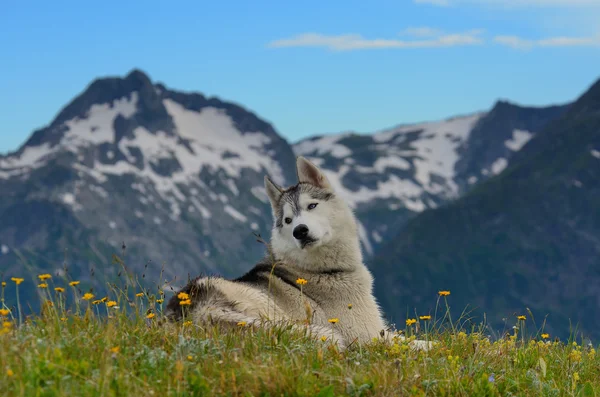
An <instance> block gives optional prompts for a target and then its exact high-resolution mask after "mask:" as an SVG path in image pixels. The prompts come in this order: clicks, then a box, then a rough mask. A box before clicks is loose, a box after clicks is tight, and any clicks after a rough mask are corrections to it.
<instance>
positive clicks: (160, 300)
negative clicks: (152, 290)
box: [156, 299, 165, 304]
mask: <svg viewBox="0 0 600 397" xmlns="http://www.w3.org/2000/svg"><path fill="white" fill-rule="evenodd" d="M164 301H165V300H164V299H157V300H156V303H159V304H160V303H163V302H164Z"/></svg>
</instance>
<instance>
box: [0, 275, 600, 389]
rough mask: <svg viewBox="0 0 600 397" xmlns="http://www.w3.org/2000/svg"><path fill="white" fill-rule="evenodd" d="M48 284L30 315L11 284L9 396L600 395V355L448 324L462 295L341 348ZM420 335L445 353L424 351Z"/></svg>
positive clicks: (143, 296)
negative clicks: (384, 338)
mask: <svg viewBox="0 0 600 397" xmlns="http://www.w3.org/2000/svg"><path fill="white" fill-rule="evenodd" d="M41 276H42V277H41V278H42V279H41V280H39V290H40V291H41V292H42V296H43V299H44V301H45V302H44V303H43V305H42V310H41V313H39V314H37V315H35V316H29V317H24V316H23V314H22V313H21V308H20V306H21V305H20V301H19V304H18V305H15V307H11V308H9V307H7V306H6V305H5V304H4V299H5V297H7V296H9V294H12V295H11V296H15V298H16V296H17V294H18V289H19V287H22V286H19V285H17V283H20V281H19V279H12V280H10V279H9V280H6V281H3V284H2V303H1V304H0V306H1V309H0V316H1V317H2V328H1V329H0V396H27V397H29V396H219V395H228V396H238V395H239V396H338V395H351V396H403V395H411V396H412V395H418V396H421V395H445V396H493V395H528V396H529V395H542V396H554V395H556V396H570V395H578V396H595V395H600V358H598V356H597V354H596V350H595V349H594V348H593V347H592V346H582V344H581V343H577V342H575V341H569V342H559V341H555V340H553V339H552V336H550V335H547V334H544V333H543V329H540V330H538V331H536V333H535V334H527V333H526V330H529V329H531V326H528V325H531V323H532V321H533V319H532V318H531V316H530V314H527V315H525V316H524V317H522V318H521V319H518V318H515V319H514V325H515V328H514V329H512V330H511V332H509V333H508V334H507V335H504V336H503V337H501V338H498V339H495V340H490V339H491V338H489V337H488V336H487V335H486V333H485V332H483V330H484V329H485V328H484V327H483V326H479V327H477V329H473V328H471V329H464V324H468V323H469V322H468V321H461V319H457V320H453V319H450V318H449V317H448V316H449V311H448V310H447V308H448V304H449V303H451V295H450V296H438V297H437V299H438V304H439V307H440V308H441V309H440V310H439V312H438V313H441V315H439V316H437V315H436V316H433V318H430V319H427V317H423V318H422V319H420V318H414V319H407V320H408V321H407V323H406V326H405V327H404V328H403V329H402V330H401V331H398V336H397V337H396V338H395V340H394V341H393V342H392V343H388V344H385V343H383V342H381V341H377V340H374V341H373V342H372V343H370V344H368V345H363V346H359V345H357V344H354V345H352V346H351V347H350V348H349V349H347V350H344V351H340V350H339V349H338V348H337V347H336V346H332V345H330V344H329V343H328V341H321V340H317V341H315V340H311V339H309V338H308V337H306V336H304V335H300V334H298V333H292V332H290V331H289V330H287V329H283V328H274V329H271V330H255V329H250V328H247V327H245V326H244V325H243V324H240V325H239V326H238V327H237V328H236V329H234V330H230V331H229V332H222V331H221V330H219V329H218V328H216V327H209V328H201V327H199V326H197V325H195V324H192V323H191V322H190V321H185V322H182V323H176V324H173V323H166V322H164V321H163V320H162V308H163V306H164V305H165V302H164V297H163V296H162V295H161V294H159V293H156V294H149V293H148V292H147V291H142V290H141V289H139V288H135V287H133V286H129V287H123V288H114V287H113V288H111V292H110V294H109V295H108V296H106V297H104V296H91V294H88V295H85V292H84V291H80V290H79V285H78V284H77V283H76V282H71V284H72V285H70V284H69V282H68V281H64V282H63V281H56V283H54V281H53V279H52V278H51V277H47V278H45V277H44V276H43V275H41ZM48 276H49V275H48ZM44 278H45V279H44ZM29 282H30V281H29ZM132 285H135V284H132ZM19 299H23V297H19ZM432 299H436V297H433V298H432ZM67 301H68V302H73V303H74V304H70V305H69V307H68V308H67V307H66V304H65V302H67ZM349 310H351V309H349ZM403 325H404V324H403ZM331 326H332V327H335V326H336V325H335V324H332V325H331ZM400 335H402V336H404V335H405V336H406V339H404V338H401V337H400ZM414 338H419V339H428V340H433V341H436V342H435V346H434V348H433V349H431V350H430V351H418V350H414V349H412V348H411V347H410V346H409V342H410V341H411V340H413V339H414Z"/></svg>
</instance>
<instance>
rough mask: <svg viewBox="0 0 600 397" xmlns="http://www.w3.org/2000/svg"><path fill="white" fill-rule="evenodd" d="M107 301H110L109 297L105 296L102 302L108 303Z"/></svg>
mask: <svg viewBox="0 0 600 397" xmlns="http://www.w3.org/2000/svg"><path fill="white" fill-rule="evenodd" d="M107 300H108V297H106V296H105V297H104V298H102V299H100V302H106V301H107Z"/></svg>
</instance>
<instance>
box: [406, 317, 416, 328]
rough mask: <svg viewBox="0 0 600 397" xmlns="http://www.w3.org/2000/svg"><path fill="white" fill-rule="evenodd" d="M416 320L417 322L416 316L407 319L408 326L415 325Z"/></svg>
mask: <svg viewBox="0 0 600 397" xmlns="http://www.w3.org/2000/svg"><path fill="white" fill-rule="evenodd" d="M416 322H417V319H415V318H409V319H407V320H406V326H407V327H410V326H411V325H413V324H414V323H416Z"/></svg>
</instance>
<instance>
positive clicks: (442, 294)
mask: <svg viewBox="0 0 600 397" xmlns="http://www.w3.org/2000/svg"><path fill="white" fill-rule="evenodd" d="M438 295H439V296H448V295H450V291H439V292H438Z"/></svg>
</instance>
